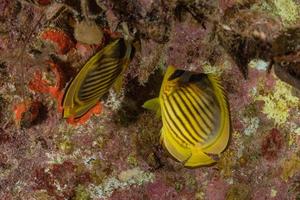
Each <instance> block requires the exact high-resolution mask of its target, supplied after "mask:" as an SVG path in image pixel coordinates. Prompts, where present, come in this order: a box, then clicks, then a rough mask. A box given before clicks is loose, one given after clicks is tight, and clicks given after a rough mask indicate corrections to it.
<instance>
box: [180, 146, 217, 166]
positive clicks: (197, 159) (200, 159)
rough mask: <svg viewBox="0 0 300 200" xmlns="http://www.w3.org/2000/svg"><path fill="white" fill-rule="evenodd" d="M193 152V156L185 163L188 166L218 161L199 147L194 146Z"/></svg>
mask: <svg viewBox="0 0 300 200" xmlns="http://www.w3.org/2000/svg"><path fill="white" fill-rule="evenodd" d="M191 152H192V153H191V156H190V157H189V158H188V159H187V160H186V161H185V163H184V166H186V167H198V166H203V165H210V164H213V163H215V162H216V161H215V160H214V159H212V158H211V157H210V156H209V155H207V154H206V153H204V152H203V150H202V149H201V148H199V147H194V148H193V149H192V151H191Z"/></svg>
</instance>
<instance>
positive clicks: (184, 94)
mask: <svg viewBox="0 0 300 200" xmlns="http://www.w3.org/2000/svg"><path fill="white" fill-rule="evenodd" d="M179 94H181V95H183V96H184V97H185V98H186V99H187V100H188V102H189V103H190V104H191V105H192V108H190V109H193V110H194V111H195V112H196V114H197V116H194V117H195V119H198V117H199V118H201V121H202V122H203V123H204V125H205V127H207V128H208V129H209V130H210V131H211V130H212V127H211V126H210V125H209V124H208V123H209V122H210V123H211V124H213V123H212V121H209V122H207V120H210V118H208V116H207V114H206V113H205V112H203V110H202V109H203V108H201V107H200V106H198V108H197V107H196V106H195V105H194V103H193V102H192V100H191V98H192V97H191V96H190V94H189V93H188V92H187V91H184V90H183V89H180V91H179ZM194 101H195V99H194ZM195 103H197V101H195ZM197 105H198V104H197ZM199 108H200V110H201V111H202V113H200V112H199ZM203 115H205V116H203ZM205 117H206V119H205ZM196 121H197V122H198V125H199V126H200V127H202V124H201V123H200V122H199V120H196ZM203 129H204V128H203V127H202V128H201V130H203ZM204 133H205V132H204Z"/></svg>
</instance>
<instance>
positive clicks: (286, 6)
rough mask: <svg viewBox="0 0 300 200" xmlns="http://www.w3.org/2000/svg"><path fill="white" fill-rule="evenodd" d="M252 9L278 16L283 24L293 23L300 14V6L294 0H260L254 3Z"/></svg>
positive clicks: (289, 24)
mask: <svg viewBox="0 0 300 200" xmlns="http://www.w3.org/2000/svg"><path fill="white" fill-rule="evenodd" d="M252 9H254V10H261V11H264V12H268V13H269V14H271V15H273V16H277V17H280V19H281V21H282V23H283V26H291V25H294V24H295V23H296V22H297V20H298V19H299V16H300V15H299V14H300V6H299V5H298V4H297V3H296V2H295V1H294V0H271V1H262V2H260V3H259V4H256V5H254V6H253V7H252Z"/></svg>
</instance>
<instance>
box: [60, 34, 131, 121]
mask: <svg viewBox="0 0 300 200" xmlns="http://www.w3.org/2000/svg"><path fill="white" fill-rule="evenodd" d="M131 54H132V45H131V42H130V41H127V40H124V39H123V38H118V39H116V40H114V41H112V42H111V43H109V44H108V45H106V46H105V47H104V48H103V49H102V50H100V51H99V52H98V53H96V54H95V55H94V56H93V57H91V58H90V59H89V60H88V61H87V63H86V64H85V65H84V66H83V67H82V69H81V70H80V71H79V73H78V74H77V75H76V77H75V78H74V79H73V80H72V82H71V83H70V85H69V87H68V88H67V91H66V92H65V96H64V100H63V109H64V111H63V117H64V118H69V117H73V118H78V117H81V116H82V115H84V114H85V113H86V112H88V111H89V110H90V109H91V108H92V107H94V106H95V105H96V104H97V103H98V102H99V100H100V99H101V98H102V97H103V96H104V95H105V94H107V93H108V91H109V89H110V88H111V87H113V86H114V88H115V89H116V90H117V92H118V91H119V90H120V89H121V85H122V82H123V72H124V71H125V70H126V68H127V67H128V65H129V62H130V57H131Z"/></svg>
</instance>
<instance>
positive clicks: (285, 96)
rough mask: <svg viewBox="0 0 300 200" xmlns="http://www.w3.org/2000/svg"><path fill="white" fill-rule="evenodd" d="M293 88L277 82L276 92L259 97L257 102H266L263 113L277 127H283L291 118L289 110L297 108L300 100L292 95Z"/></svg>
mask: <svg viewBox="0 0 300 200" xmlns="http://www.w3.org/2000/svg"><path fill="white" fill-rule="evenodd" d="M291 89H292V88H291V86H289V85H287V84H286V83H284V82H282V81H279V80H278V81H277V82H276V85H275V89H274V92H270V93H268V94H263V95H259V96H258V97H257V98H256V100H262V101H264V103H265V104H264V106H263V110H262V112H263V113H264V114H266V115H267V117H268V118H269V119H272V120H273V121H274V123H275V125H278V126H282V125H284V124H285V123H286V121H287V119H288V117H289V110H290V109H291V108H295V109H296V108H297V107H298V105H299V98H298V97H296V96H293V95H292V90H291Z"/></svg>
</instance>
